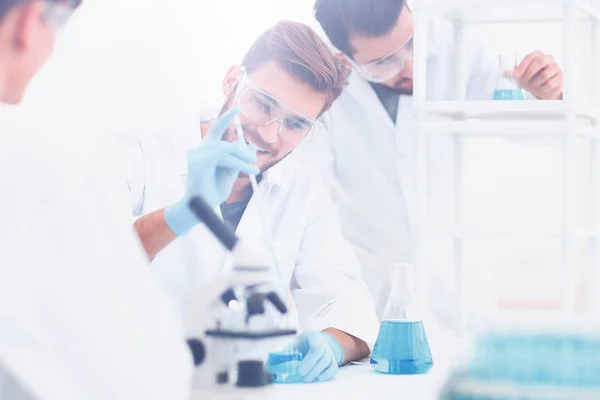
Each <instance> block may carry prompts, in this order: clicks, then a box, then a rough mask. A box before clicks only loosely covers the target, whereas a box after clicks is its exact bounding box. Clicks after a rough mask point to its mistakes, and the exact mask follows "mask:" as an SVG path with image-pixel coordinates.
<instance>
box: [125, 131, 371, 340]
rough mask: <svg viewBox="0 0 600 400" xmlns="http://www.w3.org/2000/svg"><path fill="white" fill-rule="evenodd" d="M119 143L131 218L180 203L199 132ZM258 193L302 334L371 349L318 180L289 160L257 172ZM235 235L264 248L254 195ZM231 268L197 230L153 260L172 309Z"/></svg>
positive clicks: (349, 258)
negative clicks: (340, 335)
mask: <svg viewBox="0 0 600 400" xmlns="http://www.w3.org/2000/svg"><path fill="white" fill-rule="evenodd" d="M121 139H122V140H121V145H123V148H126V149H127V151H126V154H128V157H127V159H128V160H129V161H130V167H129V168H128V171H127V172H128V176H127V186H128V188H129V190H128V193H127V194H128V196H129V198H128V201H129V205H130V209H131V210H132V215H133V217H139V216H141V215H145V214H148V213H151V212H153V211H156V210H159V209H162V208H165V207H166V206H169V205H172V204H174V203H176V202H177V201H179V200H180V199H181V198H182V197H183V195H184V179H183V176H185V174H186V171H187V164H186V154H187V151H188V150H189V149H191V148H192V147H193V146H195V145H198V144H199V142H200V141H201V138H200V132H199V130H197V131H196V132H194V133H193V134H192V135H191V136H188V138H187V139H186V140H180V141H176V140H172V139H168V138H165V137H159V136H149V137H145V138H143V139H142V138H133V137H123V138H121ZM259 189H260V191H261V197H262V198H263V200H264V201H265V204H266V206H265V208H266V210H267V213H268V219H269V229H270V233H271V235H272V237H273V239H274V242H275V248H276V255H277V262H278V264H279V268H280V271H281V276H282V281H283V283H284V285H286V286H287V285H289V289H290V291H291V293H292V295H293V297H294V301H295V304H296V307H297V312H298V317H299V321H300V326H301V328H302V329H315V330H323V329H326V328H330V327H333V328H336V329H339V330H342V331H344V332H346V333H349V334H351V335H354V336H356V337H358V338H360V339H362V340H364V341H365V342H367V343H368V344H370V345H373V344H374V342H375V339H376V337H377V329H378V321H377V318H376V316H375V311H374V306H373V302H372V299H371V297H370V296H369V294H368V291H367V289H366V287H365V286H364V284H363V283H362V281H361V280H360V277H359V266H358V261H357V259H356V257H355V255H354V254H353V252H352V249H351V248H350V246H349V245H348V243H347V242H346V241H345V240H344V238H343V237H342V233H341V230H340V227H339V221H338V218H337V213H336V211H335V209H334V206H333V203H332V201H331V200H330V198H329V197H328V194H327V191H326V189H325V187H324V186H323V185H322V184H321V183H320V180H319V179H318V177H317V176H315V175H310V174H307V173H306V172H305V171H304V170H303V168H300V166H298V165H297V164H295V163H294V162H292V161H290V160H289V159H288V160H284V161H282V162H281V163H279V164H277V165H276V166H275V167H273V168H271V169H270V170H269V171H267V172H266V173H265V174H264V176H263V179H262V181H261V182H260V184H259ZM217 212H218V213H220V211H219V210H217ZM236 234H237V235H238V236H239V237H241V238H242V239H243V240H246V241H248V242H250V243H256V244H257V245H259V246H260V245H263V244H264V243H265V242H264V240H265V239H264V229H263V223H262V221H261V219H260V214H259V211H258V204H257V203H256V198H255V197H253V198H252V199H251V200H250V203H249V204H248V207H247V209H246V211H245V212H244V215H243V217H242V219H241V221H240V224H239V226H238V228H237V231H236ZM230 266H231V260H229V256H227V255H226V253H225V251H224V249H223V247H222V246H221V245H220V244H219V242H217V240H216V239H215V238H213V237H212V235H211V234H210V233H209V232H208V231H207V229H206V228H205V227H204V226H201V225H200V226H197V227H195V228H194V229H193V230H192V231H191V232H190V233H189V234H188V235H187V236H186V237H180V238H178V239H176V240H175V241H174V242H173V243H171V244H170V245H169V246H168V247H167V248H166V249H164V250H163V251H162V252H161V253H159V254H158V255H157V256H156V257H155V259H154V260H153V262H152V267H153V268H154V269H155V270H156V272H157V274H159V276H160V277H161V278H162V280H163V282H165V284H166V285H167V286H168V287H169V288H170V291H171V292H172V293H173V298H174V299H175V301H176V302H177V303H179V304H181V302H183V301H184V300H185V296H186V295H187V294H189V293H190V292H191V291H192V290H194V288H196V287H198V286H200V285H202V284H206V283H209V282H211V281H213V280H214V279H215V278H217V277H218V276H219V275H221V274H222V273H224V272H227V271H228V270H229V268H230Z"/></svg>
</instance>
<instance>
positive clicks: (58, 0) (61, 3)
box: [43, 0, 83, 29]
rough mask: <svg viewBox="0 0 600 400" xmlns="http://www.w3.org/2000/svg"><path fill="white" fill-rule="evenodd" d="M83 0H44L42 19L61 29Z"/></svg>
mask: <svg viewBox="0 0 600 400" xmlns="http://www.w3.org/2000/svg"><path fill="white" fill-rule="evenodd" d="M82 1H83V0H44V3H43V4H44V20H45V21H46V22H47V23H48V24H49V25H51V26H52V27H53V28H55V29H61V28H62V27H63V26H65V24H66V23H67V22H68V21H69V18H71V15H72V14H73V12H74V11H75V10H76V9H77V7H79V6H80V5H81V2H82Z"/></svg>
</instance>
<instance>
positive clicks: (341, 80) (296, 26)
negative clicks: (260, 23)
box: [242, 21, 350, 113]
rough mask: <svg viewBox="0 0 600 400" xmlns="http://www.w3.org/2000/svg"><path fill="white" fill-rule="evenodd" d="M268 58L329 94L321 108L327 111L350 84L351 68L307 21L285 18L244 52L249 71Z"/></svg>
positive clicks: (317, 89) (319, 90) (244, 64)
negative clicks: (302, 22) (332, 51)
mask: <svg viewBox="0 0 600 400" xmlns="http://www.w3.org/2000/svg"><path fill="white" fill-rule="evenodd" d="M268 61H275V62H277V63H278V64H279V65H281V66H282V67H283V68H284V69H285V70H286V71H287V72H288V73H289V74H291V75H292V76H294V77H295V78H297V79H299V80H300V81H302V82H304V83H307V84H309V85H310V86H311V87H312V88H313V89H314V90H315V91H317V92H319V93H323V94H326V95H327V102H326V103H325V107H324V108H323V110H322V111H321V112H322V113H323V112H325V111H327V110H328V109H329V107H331V105H332V104H333V102H334V101H335V100H336V99H337V98H338V97H339V96H340V94H342V90H343V89H344V87H345V86H346V85H347V84H348V76H349V75H350V70H349V69H347V68H345V67H344V65H343V64H342V63H341V61H339V60H338V59H337V58H335V57H334V56H333V54H332V53H331V50H330V49H329V48H328V47H327V45H326V44H325V43H324V42H323V40H321V38H319V36H318V35H317V33H316V32H315V31H313V30H312V29H311V28H310V27H308V26H307V25H304V24H301V23H299V22H292V21H281V22H279V23H278V24H277V25H275V26H274V27H272V28H271V29H269V30H268V31H266V32H265V33H263V34H262V35H260V36H259V37H258V39H256V41H255V42H254V44H253V45H252V46H251V47H250V49H249V50H248V53H246V55H245V56H244V59H243V61H242V65H243V66H244V68H246V71H248V73H252V72H253V71H255V70H257V69H258V68H260V67H261V66H262V65H263V64H264V63H266V62H268Z"/></svg>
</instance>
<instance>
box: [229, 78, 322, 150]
mask: <svg viewBox="0 0 600 400" xmlns="http://www.w3.org/2000/svg"><path fill="white" fill-rule="evenodd" d="M235 99H236V100H237V102H238V104H239V106H240V113H241V114H242V115H243V116H244V117H246V118H248V119H249V120H250V121H251V122H252V123H254V124H256V125H261V126H267V125H270V124H272V123H273V122H279V137H281V139H283V140H284V141H286V142H288V143H290V144H294V145H297V144H300V143H301V142H302V141H303V140H304V139H308V140H310V139H311V138H313V137H314V136H315V135H316V134H317V133H318V132H319V131H321V129H322V126H323V125H322V124H321V122H320V121H319V120H317V119H313V118H310V117H308V116H306V115H305V114H303V113H301V112H300V111H298V110H296V109H295V108H293V107H291V106H289V105H287V104H285V103H284V102H282V101H281V100H279V99H277V98H276V97H274V96H272V95H270V94H269V93H267V92H265V91H264V90H262V89H260V88H259V87H258V85H256V84H255V83H254V82H252V81H251V80H250V78H248V75H247V73H246V70H245V69H244V68H243V67H242V68H241V75H240V79H239V81H238V85H237V90H236V95H235Z"/></svg>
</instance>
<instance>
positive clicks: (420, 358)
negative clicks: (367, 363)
mask: <svg viewBox="0 0 600 400" xmlns="http://www.w3.org/2000/svg"><path fill="white" fill-rule="evenodd" d="M371 367H373V369H375V370H376V371H379V372H383V373H386V374H395V375H415V374H424V373H426V372H427V371H429V370H430V369H431V368H432V367H433V359H432V358H431V351H430V350H429V342H427V335H426V334H425V328H424V327H423V322H421V321H383V322H382V324H381V328H379V336H378V337H377V342H376V343H375V348H374V349H373V353H372V354H371Z"/></svg>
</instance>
